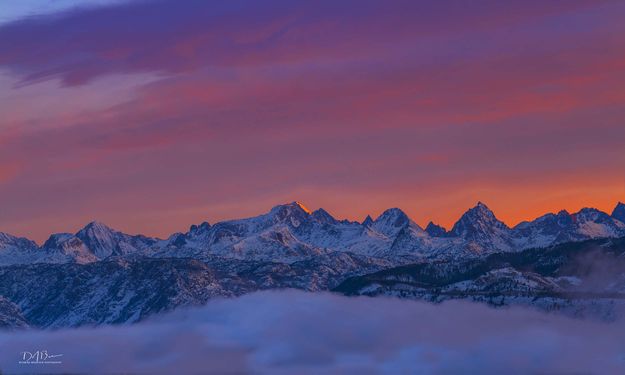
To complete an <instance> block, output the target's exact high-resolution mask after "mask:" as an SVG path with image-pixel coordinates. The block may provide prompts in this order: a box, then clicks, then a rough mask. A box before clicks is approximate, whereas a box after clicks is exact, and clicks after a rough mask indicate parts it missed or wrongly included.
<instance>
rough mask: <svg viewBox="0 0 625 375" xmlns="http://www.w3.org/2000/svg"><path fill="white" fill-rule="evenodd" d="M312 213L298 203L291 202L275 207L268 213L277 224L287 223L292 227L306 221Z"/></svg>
mask: <svg viewBox="0 0 625 375" xmlns="http://www.w3.org/2000/svg"><path fill="white" fill-rule="evenodd" d="M311 214H312V212H311V211H310V210H309V209H308V208H307V207H306V206H304V205H303V204H301V203H300V202H297V201H295V202H291V203H287V204H281V205H278V206H275V207H274V208H272V209H271V211H270V212H269V215H270V216H273V217H274V218H275V219H276V220H277V221H279V222H287V223H290V224H292V225H294V226H298V225H299V224H300V223H302V222H303V221H305V220H307V219H308V217H309V216H310V215H311Z"/></svg>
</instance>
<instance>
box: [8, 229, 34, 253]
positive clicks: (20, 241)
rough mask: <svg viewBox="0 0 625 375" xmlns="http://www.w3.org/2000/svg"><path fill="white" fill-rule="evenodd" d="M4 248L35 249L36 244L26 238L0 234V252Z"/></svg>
mask: <svg viewBox="0 0 625 375" xmlns="http://www.w3.org/2000/svg"><path fill="white" fill-rule="evenodd" d="M5 248H21V249H28V250H30V249H35V248H37V244H36V243H35V242H34V241H31V240H29V239H27V238H23V237H16V236H13V235H11V234H8V233H3V232H0V250H2V249H5Z"/></svg>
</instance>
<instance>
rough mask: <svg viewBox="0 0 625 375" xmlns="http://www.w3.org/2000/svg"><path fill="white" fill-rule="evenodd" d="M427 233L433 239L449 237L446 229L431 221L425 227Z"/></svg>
mask: <svg viewBox="0 0 625 375" xmlns="http://www.w3.org/2000/svg"><path fill="white" fill-rule="evenodd" d="M425 231H426V232H427V233H428V234H429V235H430V236H432V237H445V236H446V235H447V230H446V229H445V228H443V227H441V226H440V225H437V224H434V223H433V222H431V221H430V222H429V223H428V225H427V226H426V227H425Z"/></svg>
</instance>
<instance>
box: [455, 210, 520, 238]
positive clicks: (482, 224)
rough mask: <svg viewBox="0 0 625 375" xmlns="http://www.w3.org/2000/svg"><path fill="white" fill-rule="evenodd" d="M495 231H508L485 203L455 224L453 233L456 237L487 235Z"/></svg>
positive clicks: (468, 212)
mask: <svg viewBox="0 0 625 375" xmlns="http://www.w3.org/2000/svg"><path fill="white" fill-rule="evenodd" d="M494 229H499V230H507V229H509V228H508V226H507V225H505V224H504V223H503V222H501V221H499V219H497V217H496V216H495V214H494V213H493V211H491V210H490V208H488V207H487V206H486V205H485V204H484V203H482V202H477V205H476V206H475V207H473V208H471V209H469V210H468V211H467V212H465V213H464V214H463V215H462V217H460V219H459V220H458V221H457V222H456V224H454V226H453V228H452V229H451V233H452V234H454V235H456V236H467V235H470V234H472V233H476V232H478V233H487V232H490V231H492V230H494Z"/></svg>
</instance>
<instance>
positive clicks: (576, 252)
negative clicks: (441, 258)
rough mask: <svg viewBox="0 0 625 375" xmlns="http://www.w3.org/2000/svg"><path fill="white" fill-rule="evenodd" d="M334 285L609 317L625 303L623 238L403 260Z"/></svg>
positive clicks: (359, 291) (349, 291) (351, 291)
mask: <svg viewBox="0 0 625 375" xmlns="http://www.w3.org/2000/svg"><path fill="white" fill-rule="evenodd" d="M335 291H337V292H340V293H343V294H346V295H368V296H380V295H386V296H399V297H402V298H413V299H425V300H428V301H433V302H440V301H444V300H447V299H471V300H474V301H481V302H487V303H489V304H492V305H496V306H500V305H512V304H521V305H532V306H537V307H539V308H542V309H545V310H549V311H551V310H561V311H562V312H565V313H568V314H570V315H573V316H594V317H596V316H599V317H600V318H603V319H611V318H613V317H614V314H616V313H617V312H618V309H620V308H623V307H625V238H620V239H601V240H589V241H583V242H572V243H565V244H560V245H556V246H553V247H550V248H544V249H528V250H525V251H521V252H515V253H497V254H491V255H489V256H487V257H484V258H479V259H477V258H476V259H468V260H463V261H451V262H425V263H420V264H413V265H406V266H399V267H394V268H390V269H386V270H382V271H378V272H376V273H373V274H369V275H364V276H356V277H353V278H349V279H347V280H345V281H344V282H343V283H341V284H340V285H339V286H338V287H337V288H335Z"/></svg>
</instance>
